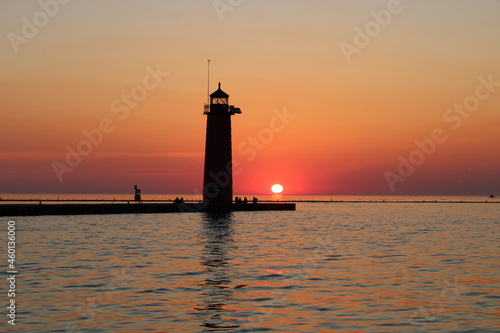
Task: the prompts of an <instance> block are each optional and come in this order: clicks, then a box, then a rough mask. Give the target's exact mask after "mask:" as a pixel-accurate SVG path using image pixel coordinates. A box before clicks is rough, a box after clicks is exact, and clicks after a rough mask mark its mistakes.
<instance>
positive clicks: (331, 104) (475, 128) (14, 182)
mask: <svg viewBox="0 0 500 333" xmlns="http://www.w3.org/2000/svg"><path fill="white" fill-rule="evenodd" d="M61 2H64V1H62V0H61ZM54 3H58V2H56V0H43V1H5V0H3V1H0V35H1V36H2V37H1V39H0V51H1V53H0V60H1V62H0V63H1V67H0V128H1V131H0V193H130V192H131V191H132V187H133V185H134V184H138V185H139V187H141V188H142V190H143V193H195V192H196V190H198V191H200V190H201V187H202V177H203V154H204V140H205V124H206V117H205V116H203V114H202V113H203V103H205V102H206V94H207V59H211V63H210V85H211V86H210V90H211V92H212V91H214V90H215V89H216V85H217V82H219V81H220V82H221V84H222V89H223V90H224V91H226V92H227V93H228V94H229V95H230V98H229V102H230V104H233V105H235V106H237V107H240V108H241V109H242V111H243V114H242V115H237V116H235V117H233V119H232V121H233V126H232V127H233V159H234V160H235V161H237V162H238V164H239V169H238V170H239V171H240V172H239V173H238V174H237V175H235V176H234V191H235V193H256V194H257V193H269V192H270V187H271V185H272V184H273V183H281V184H282V185H283V186H284V188H285V191H284V193H287V194H391V193H394V194H460V195H467V194H478V195H488V194H490V193H495V194H500V174H499V171H500V154H499V152H500V149H499V142H500V131H499V130H498V128H499V125H500V83H496V82H500V61H499V59H500V42H499V32H500V20H499V19H498V18H499V17H500V1H496V0H479V1H460V0H454V1H451V0H449V1H434V0H432V1H424V0H419V1H408V0H401V1H400V3H399V5H398V4H397V2H395V0H390V1H361V0H357V1H331V0H328V1H327V0H324V1H314V2H312V1H305V0H304V1H293V0H287V1H285V0H281V1H277V0H274V1H273V0H265V1H264V0H242V1H236V0H233V1H229V0H220V1H213V0H206V1H205V0H203V1H202V0H197V1H194V0H192V1H186V0H182V1H181V0H179V1H154V0H149V1H148V0H146V1H130V0H108V1H97V0H95V1H87V0H86V1H83V0H73V1H69V2H68V3H67V4H59V5H58V8H56V7H55V6H54ZM41 4H42V5H43V4H48V5H49V6H48V7H47V6H46V7H47V8H49V9H45V10H46V11H49V12H50V14H51V15H48V14H45V12H44V11H43V10H44V9H42V7H43V6H41ZM217 6H218V7H217ZM224 6H225V7H224ZM216 7H217V8H216ZM390 10H392V11H393V12H392V13H391V11H390ZM374 13H378V14H374ZM387 13H389V14H390V17H388V16H387V15H385V16H384V14H387ZM377 15H378V16H379V20H381V22H382V24H381V23H378V22H377V21H376V18H375V16H377ZM45 19H46V20H45ZM37 20H38V21H37ZM384 20H385V21H384ZM34 21H36V22H35V23H37V22H38V23H37V24H38V25H39V27H38V28H37V27H36V26H35V28H36V29H37V31H33V29H31V30H30V27H29V25H31V24H34V23H33V22H34ZM26 22H28V23H26ZM366 29H368V32H369V34H370V35H371V36H361V37H360V36H358V35H359V31H360V30H361V31H366ZM369 29H371V30H369ZM20 41H22V42H20ZM16 43H17V44H16ZM346 45H349V46H348V48H349V50H351V51H352V50H353V49H354V48H355V47H356V52H354V51H353V52H352V53H351V54H350V55H349V56H347V57H346V54H345V51H343V49H344V50H345V49H346V47H347V46H346ZM348 60H349V61H348ZM155 69H159V71H161V72H164V73H165V72H168V76H167V75H165V74H162V75H163V76H162V77H160V80H159V81H158V84H157V87H154V88H152V85H155V84H154V83H156V81H154V80H152V78H149V79H147V84H149V87H150V88H151V90H147V93H146V95H145V96H142V97H143V98H142V100H141V101H140V102H139V103H137V106H136V107H135V108H131V107H126V106H125V105H126V104H124V102H122V101H120V98H121V96H122V95H127V94H131V92H132V91H135V92H136V93H139V92H141V89H142V91H145V90H144V88H141V87H143V81H144V79H145V77H147V76H148V75H150V74H148V73H149V72H150V71H153V70H155ZM480 77H482V78H483V81H481V80H480V79H479V78H480ZM485 80H486V81H488V80H490V81H493V85H491V84H490V86H489V87H486V86H484V81H485ZM482 82H483V83H482ZM495 84H496V86H495ZM134 89H135V90H134ZM478 93H479V97H480V98H477V97H475V96H476V95H477V94H478ZM138 96H139V95H138ZM475 102H477V105H475V104H474V103H475ZM463 103H472V104H470V105H472V106H468V108H470V109H473V111H471V112H468V111H467V112H464V111H462V115H461V114H460V113H458V112H456V111H453V107H454V104H457V105H460V104H463ZM119 107H122V108H121V109H118V108H119ZM124 107H125V110H126V109H127V108H128V110H127V111H130V113H129V114H128V115H125V110H124V109H123V108H124ZM449 109H451V110H449ZM120 110H121V111H120ZM448 110H449V111H448ZM277 113H280V114H283V113H286V114H288V115H290V116H289V118H287V119H286V121H285V122H283V121H282V120H279V118H278V119H274V118H276V117H277V116H276V115H277ZM120 116H121V118H120ZM292 116H293V119H292ZM103 119H109V120H110V122H111V123H110V124H109V123H108V124H107V125H110V126H112V127H113V129H112V130H110V131H108V133H104V134H103V137H102V142H100V143H99V144H97V145H94V146H92V152H91V153H90V154H88V155H87V156H84V157H82V161H81V163H80V164H79V165H77V166H75V167H71V170H72V172H64V174H62V176H61V177H62V181H60V180H61V179H58V177H57V176H56V173H55V172H54V169H53V165H54V162H58V163H60V164H58V165H66V166H67V162H66V160H65V159H66V157H67V152H66V149H67V147H68V146H69V147H71V148H72V149H76V148H77V146H78V145H79V144H80V146H81V147H84V145H85V144H83V143H81V142H83V141H85V140H86V137H85V136H84V134H83V132H82V131H84V130H87V131H92V130H94V129H98V128H99V126H100V125H99V124H100V122H101V121H102V120H103ZM105 121H106V120H105ZM280 121H281V122H280ZM436 128H440V129H442V135H441V141H440V142H438V143H435V149H434V148H433V149H432V151H430V153H429V154H428V155H423V154H424V153H419V152H418V151H417V150H418V149H419V148H418V146H417V145H416V143H415V140H420V141H423V142H427V143H429V140H432V132H433V131H434V130H435V129H436ZM273 129H274V131H273ZM270 133H271V134H270ZM443 136H444V139H443ZM251 137H254V138H257V139H256V140H257V144H258V147H257V146H254V144H255V140H252V139H251ZM426 140H427V141H426ZM252 142H253V143H252ZM82 145H83V146H82ZM431 146H432V145H428V146H426V147H427V148H428V149H431V148H432V147H431ZM257 148H258V149H257ZM434 150H435V151H434ZM416 151H417V152H416ZM73 157H74V156H73ZM410 157H411V158H413V161H414V162H415V163H416V164H418V165H417V166H415V167H414V170H410V171H408V170H407V169H404V167H401V166H400V164H401V158H403V159H405V160H408V159H410ZM422 157H423V158H422ZM68 168H69V167H68ZM398 168H399V169H400V170H399V171H398ZM388 175H389V176H388ZM395 176H396V177H399V178H394V177H395ZM388 177H389V179H392V180H391V181H392V188H391V186H390V185H389V183H388V181H387V179H388ZM395 179H396V180H395ZM402 180H404V181H402ZM393 190H394V191H393Z"/></svg>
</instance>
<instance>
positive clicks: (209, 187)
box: [203, 82, 241, 204]
mask: <svg viewBox="0 0 500 333" xmlns="http://www.w3.org/2000/svg"><path fill="white" fill-rule="evenodd" d="M236 113H241V110H240V109H239V108H235V107H234V106H232V105H229V95H228V94H226V93H225V92H224V91H222V90H221V88H220V82H219V89H217V90H216V91H215V92H213V93H212V94H211V95H210V105H206V104H205V112H204V114H206V115H207V139H206V142H205V171H204V174H203V202H204V203H210V204H212V203H226V204H230V203H232V201H233V170H232V154H231V116H232V115H234V114H236Z"/></svg>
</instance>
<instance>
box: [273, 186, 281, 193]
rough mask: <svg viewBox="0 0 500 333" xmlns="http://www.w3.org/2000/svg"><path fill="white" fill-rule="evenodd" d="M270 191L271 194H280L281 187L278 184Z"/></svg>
mask: <svg viewBox="0 0 500 333" xmlns="http://www.w3.org/2000/svg"><path fill="white" fill-rule="evenodd" d="M271 191H273V193H281V192H283V186H281V185H280V184H274V185H273V186H272V187H271Z"/></svg>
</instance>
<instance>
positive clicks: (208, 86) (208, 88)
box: [207, 59, 210, 105]
mask: <svg viewBox="0 0 500 333" xmlns="http://www.w3.org/2000/svg"><path fill="white" fill-rule="evenodd" d="M207 61H208V84H207V105H210V104H209V102H210V101H209V97H210V59H207Z"/></svg>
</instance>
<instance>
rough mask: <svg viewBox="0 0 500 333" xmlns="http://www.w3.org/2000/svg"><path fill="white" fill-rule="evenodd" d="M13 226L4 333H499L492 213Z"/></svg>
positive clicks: (498, 230)
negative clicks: (13, 277) (12, 274)
mask: <svg viewBox="0 0 500 333" xmlns="http://www.w3.org/2000/svg"><path fill="white" fill-rule="evenodd" d="M9 220H14V221H15V222H16V227H17V237H18V238H17V243H18V244H17V246H18V248H17V255H18V261H17V262H16V264H17V269H18V271H19V274H18V276H17V278H18V279H17V290H16V304H17V321H16V323H17V324H16V326H15V328H10V327H9V331H12V332H147V331H149V332H500V262H499V254H500V204H490V203H488V204H486V203H484V204H483V203H471V204H465V203H464V204H461V203H437V204H434V203H410V204H404V203H299V204H297V211H287V212H284V211H277V212H234V213H231V214H228V215H226V216H208V215H206V214H203V213H192V214H148V215H93V216H92V215H90V216H41V217H14V218H2V221H3V222H2V226H3V229H4V231H3V232H2V244H1V246H2V253H4V256H6V255H5V253H6V249H5V246H6V244H5V235H6V233H7V231H6V230H7V221H9ZM5 260H6V258H5ZM2 290H4V291H2V295H1V296H0V297H2V298H1V300H2V304H4V305H6V304H7V302H8V300H7V297H6V292H5V289H3V288H2ZM2 308H3V309H5V307H4V306H2ZM4 312H5V310H4ZM2 316H3V317H4V320H5V321H7V319H6V316H5V314H2ZM2 326H3V327H6V326H10V325H7V323H3V324H2Z"/></svg>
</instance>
